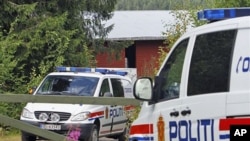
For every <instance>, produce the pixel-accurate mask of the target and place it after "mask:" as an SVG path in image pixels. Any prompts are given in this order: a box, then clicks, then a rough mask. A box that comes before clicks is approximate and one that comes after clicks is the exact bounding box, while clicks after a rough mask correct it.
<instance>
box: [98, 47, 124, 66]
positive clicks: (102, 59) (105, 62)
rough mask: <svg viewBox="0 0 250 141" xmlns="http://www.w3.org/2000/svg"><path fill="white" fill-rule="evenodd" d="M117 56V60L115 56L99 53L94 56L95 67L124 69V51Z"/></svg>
mask: <svg viewBox="0 0 250 141" xmlns="http://www.w3.org/2000/svg"><path fill="white" fill-rule="evenodd" d="M119 56H120V57H119V58H116V57H115V55H111V54H108V53H100V54H98V55H97V56H96V60H97V67H107V68H124V67H125V50H122V51H121V53H120V55H119ZM117 59H118V60H117Z"/></svg>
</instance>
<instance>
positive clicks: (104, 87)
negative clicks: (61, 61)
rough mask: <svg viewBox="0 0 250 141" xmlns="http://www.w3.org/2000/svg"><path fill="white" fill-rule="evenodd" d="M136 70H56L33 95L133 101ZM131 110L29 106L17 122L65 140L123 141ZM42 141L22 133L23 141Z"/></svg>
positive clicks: (103, 106) (90, 106)
mask: <svg viewBox="0 0 250 141" xmlns="http://www.w3.org/2000/svg"><path fill="white" fill-rule="evenodd" d="M136 77H137V76H136V69H133V68H109V69H107V68H95V69H93V68H81V67H57V72H52V73H50V74H48V75H47V76H46V77H45V78H44V80H43V81H42V82H41V84H40V85H39V86H38V88H37V89H36V90H35V91H34V93H33V94H34V95H61V96H65V95H67V96H68V95H70V96H78V97H79V98H84V97H85V96H90V97H124V98H133V94H132V89H133V84H132V83H133V82H132V79H135V78H136ZM131 108H133V107H132V106H129V105H128V106H119V105H89V104H52V103H28V104H27V105H26V106H25V107H24V109H23V112H22V114H21V118H20V120H22V121H24V122H26V123H29V124H32V125H35V126H38V127H40V128H42V129H46V130H51V131H54V132H56V133H59V134H63V135H65V136H67V138H68V139H73V140H80V141H83V140H84V141H95V140H98V137H112V138H117V139H118V140H120V141H123V140H125V133H128V131H126V129H127V125H126V123H127V121H128V117H127V115H126V111H128V110H131ZM38 139H41V138H40V137H37V136H36V135H32V134H30V133H27V132H22V141H35V140H38Z"/></svg>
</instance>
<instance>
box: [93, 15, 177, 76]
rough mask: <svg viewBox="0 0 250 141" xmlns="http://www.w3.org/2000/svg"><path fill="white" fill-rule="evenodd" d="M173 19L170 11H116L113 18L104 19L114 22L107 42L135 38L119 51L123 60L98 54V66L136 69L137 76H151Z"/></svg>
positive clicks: (109, 22)
mask: <svg viewBox="0 0 250 141" xmlns="http://www.w3.org/2000/svg"><path fill="white" fill-rule="evenodd" d="M173 22H174V18H173V16H172V15H171V14H170V11H115V12H114V15H113V17H112V18H111V19H110V20H108V21H107V22H105V24H106V25H111V24H114V27H113V30H112V31H111V32H110V33H109V35H108V37H107V41H109V40H116V41H125V40H129V41H133V44H131V45H130V46H129V47H127V48H125V49H123V50H121V51H120V59H119V60H117V59H115V57H114V56H110V55H108V54H105V53H102V54H98V55H97V56H96V59H97V67H115V68H119V67H128V68H137V75H138V77H141V76H152V74H153V73H154V72H153V71H154V69H153V68H155V67H156V66H157V63H156V59H157V57H158V56H159V54H158V51H159V50H158V48H159V47H160V46H163V42H164V41H165V40H166V36H165V35H164V34H163V32H165V31H166V30H167V29H166V24H171V23H173Z"/></svg>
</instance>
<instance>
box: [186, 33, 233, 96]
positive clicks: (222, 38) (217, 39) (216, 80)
mask: <svg viewBox="0 0 250 141" xmlns="http://www.w3.org/2000/svg"><path fill="white" fill-rule="evenodd" d="M236 33H237V31H236V30H227V31H219V32H213V33H208V34H202V35H199V36H197V38H196V41H195V45H194V49H193V54H192V58H191V64H190V71H189V78H188V96H192V95H200V94H205V93H206V94H208V93H210V94H211V93H215V92H227V91H229V83H230V82H229V80H230V76H229V75H230V67H231V58H232V51H233V47H234V42H235V38H236Z"/></svg>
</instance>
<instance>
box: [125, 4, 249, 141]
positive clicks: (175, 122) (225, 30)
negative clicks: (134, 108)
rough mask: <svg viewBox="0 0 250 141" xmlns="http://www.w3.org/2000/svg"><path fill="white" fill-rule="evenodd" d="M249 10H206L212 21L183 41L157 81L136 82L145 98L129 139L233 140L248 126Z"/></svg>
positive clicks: (137, 93)
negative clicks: (236, 129)
mask: <svg viewBox="0 0 250 141" xmlns="http://www.w3.org/2000/svg"><path fill="white" fill-rule="evenodd" d="M248 15H250V8H237V9H233V8H227V9H205V10H203V11H200V12H198V17H199V19H206V20H209V21H211V22H210V23H209V24H206V25H203V26H200V27H197V28H194V29H192V30H191V31H188V32H187V33H185V34H184V35H183V36H182V37H180V38H179V39H178V40H177V42H176V43H175V45H174V46H173V48H172V49H171V51H170V52H169V54H168V55H167V57H166V59H165V61H164V62H163V64H162V66H161V68H160V70H159V72H158V74H157V76H156V77H155V80H154V85H153V80H152V79H150V78H147V77H144V78H140V79H138V80H137V81H136V82H135V86H134V96H135V98H137V99H140V100H144V102H143V104H142V107H141V111H140V113H139V116H138V118H137V119H136V120H135V121H134V122H133V123H132V125H131V128H130V136H129V140H130V141H151V140H155V141H229V139H230V126H231V125H250V16H248Z"/></svg>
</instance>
